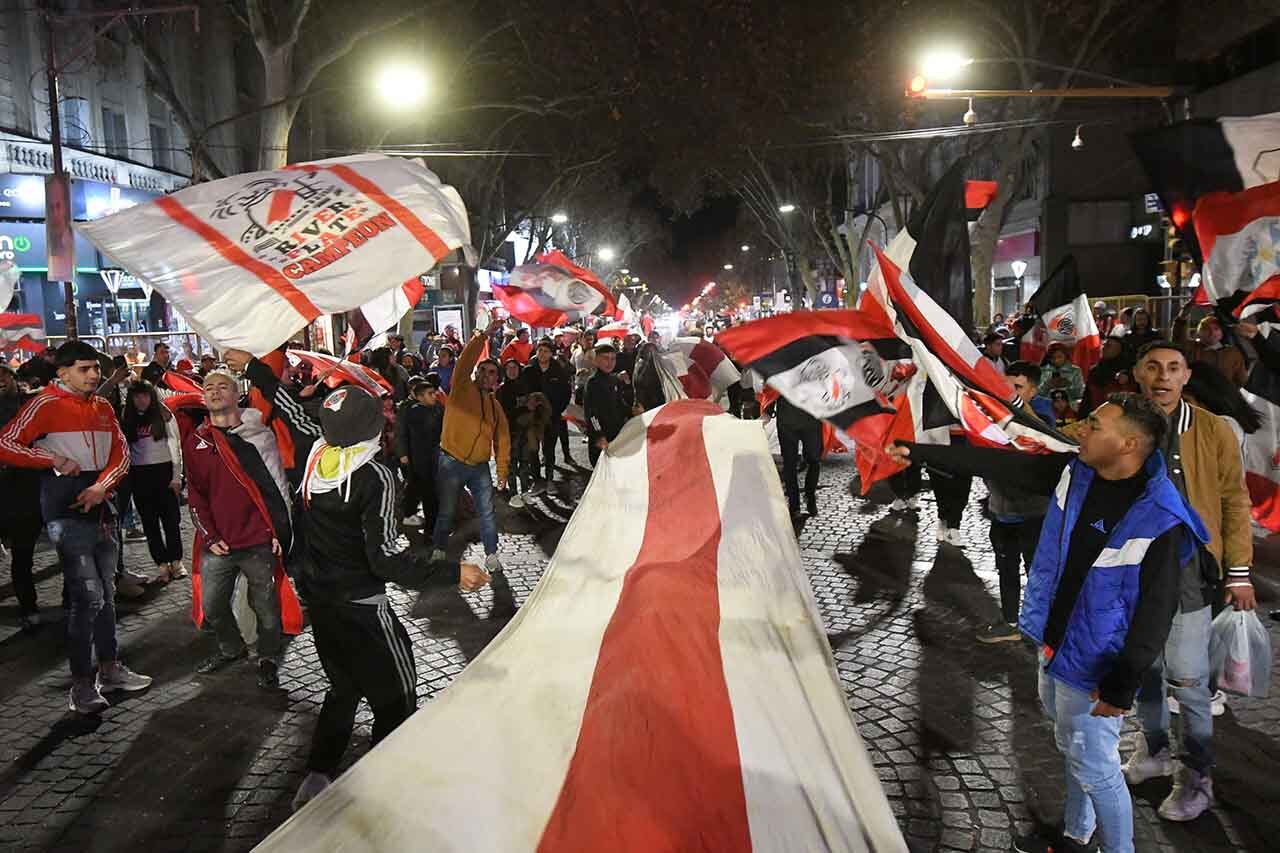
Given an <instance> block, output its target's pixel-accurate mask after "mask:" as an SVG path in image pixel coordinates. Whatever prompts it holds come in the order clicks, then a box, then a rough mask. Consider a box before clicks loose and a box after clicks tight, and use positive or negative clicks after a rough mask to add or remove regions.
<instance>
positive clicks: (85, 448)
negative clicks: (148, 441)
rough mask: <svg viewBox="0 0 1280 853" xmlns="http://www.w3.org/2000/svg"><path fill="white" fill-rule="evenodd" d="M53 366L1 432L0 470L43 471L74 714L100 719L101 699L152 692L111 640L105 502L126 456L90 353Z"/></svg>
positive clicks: (111, 547)
mask: <svg viewBox="0 0 1280 853" xmlns="http://www.w3.org/2000/svg"><path fill="white" fill-rule="evenodd" d="M56 364H57V370H58V378H57V380H56V381H54V382H52V383H50V384H49V385H47V386H45V388H44V389H43V390H42V391H41V392H40V393H39V394H37V395H36V396H35V397H33V398H32V399H31V400H30V401H29V402H27V404H26V405H25V406H23V407H22V409H21V410H20V411H19V412H18V414H17V415H16V416H15V417H14V418H13V420H11V421H9V424H8V425H7V426H6V427H5V428H4V431H3V433H0V464H2V465H12V466H13V467H15V468H38V469H43V470H44V472H45V474H44V476H43V477H42V479H41V483H40V508H41V511H42V513H43V515H44V520H45V524H46V525H47V526H48V530H49V539H50V540H52V541H53V545H54V547H55V548H56V549H57V551H58V557H59V559H60V560H61V562H62V582H63V587H64V589H65V590H66V597H67V657H68V658H69V660H70V664H71V679H72V686H71V710H73V711H75V712H77V713H80V714H97V713H100V712H102V711H105V710H106V709H107V708H108V707H110V703H109V702H107V700H106V699H104V698H103V696H102V694H103V693H110V692H113V691H124V692H133V691H137V690H145V689H146V688H147V687H148V686H149V685H150V684H151V678H150V677H148V676H145V675H138V674H137V673H135V672H133V671H131V670H130V669H129V668H128V667H126V666H125V665H124V664H122V663H120V658H119V654H118V652H119V644H118V642H117V640H116V609H115V574H116V563H117V550H116V546H117V543H116V540H115V536H114V534H113V532H112V531H113V528H114V519H113V518H112V517H111V516H112V509H111V506H112V502H111V501H110V500H109V499H108V496H109V495H110V494H111V492H113V491H114V490H115V488H116V486H117V485H119V483H120V481H121V480H122V479H124V476H125V474H127V473H128V471H129V451H128V450H127V448H126V447H125V441H124V434H123V433H122V432H121V431H120V424H119V422H118V421H117V420H116V416H115V412H114V411H113V410H112V408H111V404H110V403H109V402H107V400H106V399H105V398H103V397H99V396H97V395H96V394H95V393H94V392H95V391H97V390H98V385H99V383H100V382H101V380H102V371H101V367H100V366H99V363H98V353H97V352H96V351H95V350H94V349H93V347H91V346H89V345H88V344H86V343H84V342H82V341H67V342H66V343H64V344H63V345H62V346H60V347H58V353H57V361H56ZM94 652H97V655H98V665H97V667H96V669H95V667H94V664H93V655H94Z"/></svg>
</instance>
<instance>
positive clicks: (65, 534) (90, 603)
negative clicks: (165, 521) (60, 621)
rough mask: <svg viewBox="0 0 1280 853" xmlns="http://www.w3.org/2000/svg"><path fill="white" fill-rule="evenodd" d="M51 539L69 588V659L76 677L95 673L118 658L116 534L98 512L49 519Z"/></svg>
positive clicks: (89, 675) (63, 577)
mask: <svg viewBox="0 0 1280 853" xmlns="http://www.w3.org/2000/svg"><path fill="white" fill-rule="evenodd" d="M48 529H49V539H51V540H52V541H53V545H54V547H55V548H57V549H58V558H59V559H60V560H61V561H62V582H63V584H64V585H65V586H66V592H67V604H68V608H69V609H68V611H67V659H68V660H69V662H70V664H71V675H72V676H73V677H75V678H89V677H92V676H93V674H94V672H95V671H96V667H95V666H94V662H93V653H94V652H95V651H96V652H97V653H98V662H99V663H106V662H108V661H114V660H116V658H117V657H118V654H119V646H118V645H117V643H116V561H117V554H116V540H115V535H114V534H113V533H112V531H111V530H110V529H109V528H107V527H106V526H105V525H104V524H103V523H102V521H100V520H99V519H97V518H94V519H93V520H87V519H86V520H81V519H78V518H59V519H54V520H53V521H50V522H49V524H48Z"/></svg>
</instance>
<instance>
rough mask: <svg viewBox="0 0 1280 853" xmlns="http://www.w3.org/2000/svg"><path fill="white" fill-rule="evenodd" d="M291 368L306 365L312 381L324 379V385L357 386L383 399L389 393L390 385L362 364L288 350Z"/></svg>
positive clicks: (286, 356)
mask: <svg viewBox="0 0 1280 853" xmlns="http://www.w3.org/2000/svg"><path fill="white" fill-rule="evenodd" d="M285 358H287V359H288V361H289V365H290V366H291V367H298V366H299V365H302V364H306V365H308V366H310V368H311V375H312V376H313V377H314V378H313V380H312V381H320V378H321V377H323V378H324V383H325V385H327V386H329V387H330V388H337V387H338V386H339V385H359V386H360V387H362V388H364V389H365V390H366V391H368V392H369V393H370V394H372V395H373V396H375V397H384V396H387V395H388V394H390V393H391V391H392V388H391V384H390V383H389V382H387V380H386V379H384V378H383V377H382V375H381V374H379V373H378V371H376V370H369V369H368V368H367V367H365V366H364V365H362V364H359V363H357V362H354V361H348V360H346V359H344V358H337V357H336V356H332V355H325V354H324V353H322V352H309V351H307V350H299V349H290V350H287V351H286V352H285Z"/></svg>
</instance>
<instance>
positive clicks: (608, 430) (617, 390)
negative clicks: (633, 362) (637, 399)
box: [582, 344, 634, 467]
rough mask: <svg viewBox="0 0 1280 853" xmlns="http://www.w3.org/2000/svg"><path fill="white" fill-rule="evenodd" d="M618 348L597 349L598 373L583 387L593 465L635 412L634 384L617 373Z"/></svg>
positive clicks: (588, 448) (611, 346)
mask: <svg viewBox="0 0 1280 853" xmlns="http://www.w3.org/2000/svg"><path fill="white" fill-rule="evenodd" d="M617 360H618V351H617V350H616V349H615V348H614V347H613V345H612V344H600V345H599V346H598V347H596V348H595V366H596V372H595V373H594V374H593V375H592V376H591V379H590V380H588V381H587V386H586V388H585V389H584V390H583V395H582V408H583V409H584V410H585V412H586V416H587V440H588V446H587V455H588V456H589V457H590V458H591V465H592V467H594V466H595V464H596V460H597V459H599V458H600V454H601V453H602V452H604V450H605V449H606V448H607V447H608V446H609V442H611V441H613V440H614V439H615V438H617V437H618V433H620V432H622V426H623V424H625V423H626V422H627V421H628V420H630V419H631V416H632V414H633V411H632V409H633V399H634V398H633V395H632V389H631V386H630V385H628V384H627V383H625V382H623V381H622V380H621V379H619V378H618V377H617V376H615V375H614V374H613V369H614V367H615V366H616V365H617Z"/></svg>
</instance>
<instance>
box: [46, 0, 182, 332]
mask: <svg viewBox="0 0 1280 853" xmlns="http://www.w3.org/2000/svg"><path fill="white" fill-rule="evenodd" d="M54 2H55V0H41V3H40V10H41V18H42V19H43V20H44V34H45V63H44V77H45V85H46V87H47V89H48V95H49V145H50V147H51V148H52V149H53V178H54V180H53V181H52V182H46V183H45V187H46V192H45V223H46V225H45V227H46V229H47V228H48V227H49V215H48V210H49V197H48V189H49V188H51V187H53V186H56V187H58V191H59V192H60V193H61V192H64V191H65V192H67V193H68V194H69V192H70V187H71V179H70V177H69V176H68V175H67V173H66V170H65V169H64V168H63V164H62V113H61V112H60V110H59V100H58V72H59V67H58V59H57V54H56V52H55V38H54V32H53V25H54V24H55V23H61V22H63V21H69V20H92V19H103V18H105V19H106V23H105V24H103V25H102V26H100V27H97V28H96V29H95V30H94V31H93V33H92V34H91V35H90V36H89V38H88V39H87V40H86V41H85V42H84V43H83V44H81V45H80V46H79V48H78V49H77V50H76V51H75V52H74V53H73V55H72V56H71V57H70V58H68V59H67V61H66V64H67V65H70V64H71V63H72V62H74V61H75V60H77V59H79V58H80V57H81V56H83V55H84V53H85V52H86V51H88V50H89V49H90V48H91V47H92V46H93V43H94V42H95V41H96V40H97V39H98V37H99V36H101V35H103V34H104V33H105V32H106V31H107V30H109V29H111V28H112V27H113V26H115V25H116V24H117V23H118V22H120V21H122V20H124V19H125V18H127V17H132V16H137V15H142V16H146V15H170V14H175V13H179V12H191V13H192V15H193V16H194V22H195V31H196V32H200V9H199V7H198V6H196V5H195V4H194V3H182V4H177V5H170V6H153V7H149V8H126V9H115V10H106V11H100V12H78V13H73V14H70V15H62V14H61V13H59V12H58V11H57V10H56V9H55V8H54ZM61 201H62V205H61V207H62V209H63V210H64V212H65V215H66V217H67V222H70V221H71V206H70V200H69V199H68V198H63V199H61ZM46 233H47V232H46ZM48 243H49V246H50V247H52V246H53V245H54V241H53V240H49V241H48ZM69 251H70V252H71V253H72V258H73V260H72V264H71V272H70V274H69V275H68V277H67V278H68V280H67V281H64V282H62V298H63V311H64V312H65V316H66V333H67V339H68V340H76V339H77V338H79V337H80V331H79V325H78V324H77V322H76V293H75V283H74V281H73V280H74V279H75V262H74V257H75V238H74V236H73V237H72V242H71V244H70V249H69ZM49 272H53V265H52V264H49Z"/></svg>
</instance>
